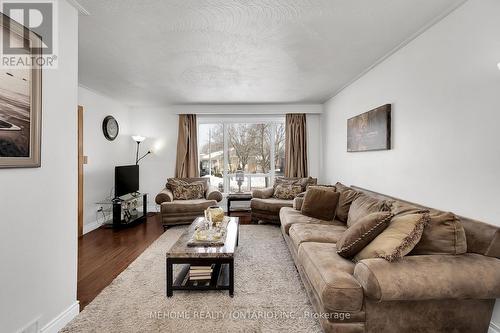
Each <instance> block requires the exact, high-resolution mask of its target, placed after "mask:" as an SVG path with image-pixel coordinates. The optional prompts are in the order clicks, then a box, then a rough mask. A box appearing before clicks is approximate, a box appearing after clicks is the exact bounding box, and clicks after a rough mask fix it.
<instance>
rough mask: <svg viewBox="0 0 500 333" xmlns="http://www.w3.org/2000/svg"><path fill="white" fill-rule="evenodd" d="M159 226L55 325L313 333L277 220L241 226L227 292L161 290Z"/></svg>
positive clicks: (168, 242) (168, 240)
mask: <svg viewBox="0 0 500 333" xmlns="http://www.w3.org/2000/svg"><path fill="white" fill-rule="evenodd" d="M184 230H185V227H176V228H171V229H169V230H167V231H166V232H165V233H164V234H163V235H162V236H161V237H160V238H158V240H157V241H156V242H155V243H153V244H152V245H151V246H150V247H149V248H148V249H147V250H146V251H144V253H143V254H142V255H141V256H139V257H138V258H137V259H136V260H135V261H134V262H133V263H132V264H131V265H130V266H129V267H128V268H127V269H126V270H125V271H123V272H122V273H121V274H120V275H119V276H118V277H117V278H116V279H115V280H114V281H113V282H112V283H111V284H110V285H109V286H108V287H106V288H105V289H104V290H103V291H102V292H101V293H100V294H99V295H98V296H97V297H96V298H95V299H94V300H93V301H92V302H91V303H90V304H89V305H87V307H85V309H84V310H83V311H82V312H81V313H80V314H79V315H78V316H77V317H76V318H75V319H74V320H73V321H72V322H70V323H69V324H68V325H67V326H66V327H65V328H64V329H63V330H62V332H122V333H123V332H189V333H192V332H321V328H320V325H319V322H318V321H317V320H316V319H314V318H313V317H312V316H313V315H314V310H313V308H312V306H311V304H310V302H309V300H308V297H307V295H306V291H305V289H304V287H303V285H302V283H301V281H300V277H299V275H298V273H297V271H296V269H295V266H294V264H293V260H292V258H291V256H290V253H289V252H288V248H287V247H286V244H285V242H284V240H283V237H282V236H281V231H280V229H279V227H277V226H271V225H242V226H241V227H240V240H239V247H238V250H237V253H236V257H235V290H234V298H231V297H229V295H228V292H227V291H204V292H201V291H197V292H193V291H190V292H187V291H174V296H173V297H171V298H167V297H166V296H165V252H166V251H167V250H168V249H169V248H170V247H171V246H172V245H173V244H174V242H175V241H176V240H177V239H178V238H179V236H180V235H181V233H182V231H184Z"/></svg>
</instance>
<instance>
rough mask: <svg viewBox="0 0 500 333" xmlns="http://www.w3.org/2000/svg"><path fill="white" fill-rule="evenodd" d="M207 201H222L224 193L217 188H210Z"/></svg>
mask: <svg viewBox="0 0 500 333" xmlns="http://www.w3.org/2000/svg"><path fill="white" fill-rule="evenodd" d="M206 198H207V200H215V201H217V202H220V201H222V193H220V192H219V190H217V188H216V187H215V186H209V187H208V190H207V195H206Z"/></svg>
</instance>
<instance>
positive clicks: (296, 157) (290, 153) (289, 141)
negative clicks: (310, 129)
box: [285, 113, 309, 178]
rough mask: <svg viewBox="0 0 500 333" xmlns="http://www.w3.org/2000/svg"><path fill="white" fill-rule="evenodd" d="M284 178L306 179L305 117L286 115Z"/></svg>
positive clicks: (299, 114) (297, 114) (301, 115)
mask: <svg viewBox="0 0 500 333" xmlns="http://www.w3.org/2000/svg"><path fill="white" fill-rule="evenodd" d="M285 126H286V139H285V177H301V178H302V177H307V176H309V174H308V171H307V132H306V115H305V114H303V113H290V114H287V115H286V124H285Z"/></svg>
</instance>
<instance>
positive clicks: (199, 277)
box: [189, 265, 214, 281]
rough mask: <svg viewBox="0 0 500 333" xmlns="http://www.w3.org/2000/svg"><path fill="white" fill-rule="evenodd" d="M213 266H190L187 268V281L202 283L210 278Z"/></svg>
mask: <svg viewBox="0 0 500 333" xmlns="http://www.w3.org/2000/svg"><path fill="white" fill-rule="evenodd" d="M213 270H214V265H211V266H190V267H189V280H190V281H203V280H210V279H211V278H212V272H213Z"/></svg>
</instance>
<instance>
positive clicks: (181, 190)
mask: <svg viewBox="0 0 500 333" xmlns="http://www.w3.org/2000/svg"><path fill="white" fill-rule="evenodd" d="M183 183H184V184H182V183H178V184H170V188H171V189H172V194H173V195H174V200H194V199H203V198H204V196H205V185H204V184H203V183H202V182H193V183H186V182H183Z"/></svg>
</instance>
